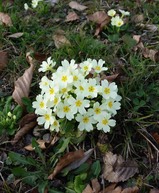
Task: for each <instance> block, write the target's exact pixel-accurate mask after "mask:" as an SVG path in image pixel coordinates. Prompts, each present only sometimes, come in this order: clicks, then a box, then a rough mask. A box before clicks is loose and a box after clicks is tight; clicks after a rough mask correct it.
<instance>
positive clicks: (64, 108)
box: [57, 101, 76, 120]
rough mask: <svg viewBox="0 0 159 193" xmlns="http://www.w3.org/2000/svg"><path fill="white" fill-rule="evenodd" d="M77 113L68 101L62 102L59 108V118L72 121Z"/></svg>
mask: <svg viewBox="0 0 159 193" xmlns="http://www.w3.org/2000/svg"><path fill="white" fill-rule="evenodd" d="M75 113H76V112H75V111H73V109H72V108H71V106H70V104H68V103H67V101H64V103H62V102H60V103H59V104H58V106H57V116H58V117H59V118H64V117H66V118H67V119H68V120H72V119H73V118H74V114H75Z"/></svg>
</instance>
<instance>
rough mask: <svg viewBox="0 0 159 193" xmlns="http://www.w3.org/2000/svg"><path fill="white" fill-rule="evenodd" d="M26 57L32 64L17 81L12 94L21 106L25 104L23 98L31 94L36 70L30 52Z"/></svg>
mask: <svg viewBox="0 0 159 193" xmlns="http://www.w3.org/2000/svg"><path fill="white" fill-rule="evenodd" d="M26 58H27V61H28V63H29V64H30V67H29V68H28V69H27V70H25V72H24V74H23V75H22V76H21V77H19V78H18V80H17V81H16V82H15V88H14V92H13V94H12V97H13V99H14V100H15V101H16V102H17V103H18V104H19V105H21V106H23V103H22V98H23V97H28V96H29V91H30V85H31V81H32V76H33V71H34V64H33V59H32V58H31V56H30V55H29V53H27V56H26Z"/></svg>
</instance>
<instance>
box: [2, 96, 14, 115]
mask: <svg viewBox="0 0 159 193" xmlns="http://www.w3.org/2000/svg"><path fill="white" fill-rule="evenodd" d="M12 99H13V98H12V97H11V96H10V97H8V99H7V101H6V103H5V106H4V113H5V114H6V115H7V113H8V112H10V111H11V103H12Z"/></svg>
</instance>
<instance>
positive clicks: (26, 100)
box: [22, 97, 34, 113]
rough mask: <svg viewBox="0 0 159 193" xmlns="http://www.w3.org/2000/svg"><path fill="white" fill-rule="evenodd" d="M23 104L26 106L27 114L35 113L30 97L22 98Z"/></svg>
mask: <svg viewBox="0 0 159 193" xmlns="http://www.w3.org/2000/svg"><path fill="white" fill-rule="evenodd" d="M22 103H23V104H24V105H25V106H26V109H27V112H28V113H33V112H34V108H33V107H32V102H31V100H30V99H29V98H28V97H23V98H22Z"/></svg>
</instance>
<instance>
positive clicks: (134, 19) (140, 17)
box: [132, 14, 144, 24]
mask: <svg viewBox="0 0 159 193" xmlns="http://www.w3.org/2000/svg"><path fill="white" fill-rule="evenodd" d="M143 21H144V15H143V14H137V15H134V16H133V17H132V22H134V23H136V24H138V23H142V22H143Z"/></svg>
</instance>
